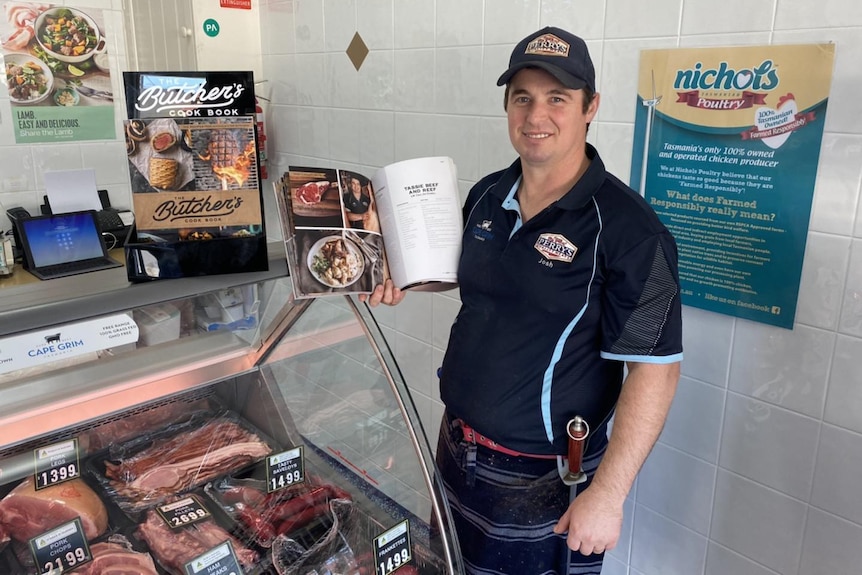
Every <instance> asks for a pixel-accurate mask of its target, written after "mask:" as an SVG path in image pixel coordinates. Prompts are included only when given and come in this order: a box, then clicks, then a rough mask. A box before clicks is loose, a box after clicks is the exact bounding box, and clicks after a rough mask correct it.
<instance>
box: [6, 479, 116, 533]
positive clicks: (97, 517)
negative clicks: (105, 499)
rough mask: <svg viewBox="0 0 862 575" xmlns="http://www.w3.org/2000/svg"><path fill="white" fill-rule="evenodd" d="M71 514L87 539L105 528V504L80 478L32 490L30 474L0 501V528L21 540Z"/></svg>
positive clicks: (41, 531)
mask: <svg viewBox="0 0 862 575" xmlns="http://www.w3.org/2000/svg"><path fill="white" fill-rule="evenodd" d="M75 517H80V518H81V525H82V526H83V527H84V533H85V535H86V536H87V539H93V538H95V537H98V536H99V535H101V534H102V533H104V532H105V530H106V529H107V528H108V511H107V510H106V509H105V505H104V504H103V503H102V500H101V499H99V496H98V495H96V494H95V492H93V490H92V489H90V488H89V487H88V486H87V484H86V483H84V482H83V481H82V480H81V479H73V480H71V481H66V482H65V483H58V484H56V485H52V486H50V487H46V488H44V489H40V490H39V491H36V489H35V482H34V480H33V478H32V477H28V478H27V479H25V480H24V481H23V482H22V483H21V484H19V485H18V486H17V487H16V488H15V489H13V490H12V491H10V492H9V494H8V495H7V496H6V497H4V498H3V500H2V501H0V529H5V530H6V531H8V532H9V534H10V535H11V536H12V538H13V539H15V540H16V541H21V542H24V543H26V542H27V540H28V539H31V538H33V537H36V536H37V535H40V534H42V533H44V532H45V531H48V530H49V529H51V528H52V527H56V526H57V525H61V524H63V523H66V522H67V521H71V520H72V519H74V518H75Z"/></svg>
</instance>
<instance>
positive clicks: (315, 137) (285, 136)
mask: <svg viewBox="0 0 862 575" xmlns="http://www.w3.org/2000/svg"><path fill="white" fill-rule="evenodd" d="M263 4H264V6H263V7H262V27H263V37H264V44H263V49H264V55H263V57H264V71H265V74H266V75H267V76H268V77H269V79H270V80H271V82H272V83H273V85H272V89H273V94H274V101H273V105H272V107H271V108H270V110H269V120H270V125H269V129H270V131H271V132H272V133H273V135H274V138H275V143H276V148H275V150H274V151H273V154H272V156H271V157H272V158H273V159H274V161H275V162H276V163H277V164H278V166H277V167H275V171H276V172H280V171H283V170H284V169H285V168H286V167H287V165H288V164H289V163H292V162H296V163H301V164H308V163H312V164H314V163H321V162H322V163H325V164H332V165H337V166H343V167H352V168H357V169H359V170H360V171H366V172H368V173H370V172H372V171H373V170H374V169H376V168H377V167H379V166H380V165H382V164H383V163H385V162H387V161H391V160H400V159H405V158H409V157H414V156H419V155H429V154H441V155H449V156H452V157H453V158H454V159H455V161H456V163H457V165H458V171H459V176H460V178H461V187H462V191H463V192H466V190H467V189H469V186H470V185H471V184H472V183H474V182H475V181H476V180H477V179H478V178H479V177H481V176H482V175H484V174H485V173H488V172H489V171H492V170H496V169H499V168H502V167H504V166H506V165H507V164H508V163H509V162H510V161H511V160H512V159H513V157H514V155H513V151H512V149H511V147H510V145H509V142H508V137H507V135H506V124H505V117H504V113H503V108H502V97H503V96H502V92H503V90H502V88H498V87H497V86H496V85H495V81H496V78H497V76H498V75H499V74H500V73H501V72H502V71H503V69H504V68H505V62H506V60H507V59H508V56H509V52H510V50H511V48H512V46H513V45H514V44H515V43H516V42H517V41H518V40H519V39H521V38H522V37H523V36H524V35H526V34H528V33H530V32H532V31H533V30H536V29H538V28H539V27H541V26H543V25H558V26H561V27H565V28H568V29H570V30H572V31H574V32H575V33H578V34H579V35H581V36H583V37H584V38H585V40H587V43H588V45H589V47H590V50H591V51H592V54H593V59H594V60H595V63H596V67H597V73H598V83H599V86H598V87H599V91H600V92H602V95H603V98H602V107H601V109H600V111H599V116H598V121H597V122H595V123H594V125H593V127H592V128H591V130H590V139H591V141H592V142H593V143H594V144H596V145H597V147H598V148H599V150H600V152H601V153H602V155H603V159H604V160H605V162H606V164H608V165H609V166H610V168H611V170H612V171H615V172H616V173H617V174H619V175H621V176H622V177H624V178H626V177H627V176H628V173H629V161H630V154H631V151H630V150H631V137H632V133H633V121H634V108H635V89H634V87H635V78H636V76H637V63H638V57H639V51H640V50H641V49H646V48H657V47H676V46H684V47H692V46H707V45H708V46H721V45H740V44H770V43H773V44H784V43H800V42H824V41H831V42H835V43H836V44H837V50H836V54H837V56H836V63H835V69H834V80H833V84H832V89H831V98H830V101H829V112H828V119H827V127H826V128H827V129H826V133H825V135H824V141H823V149H822V154H821V158H820V170H819V176H818V179H817V186H816V190H815V197H814V205H813V210H812V218H811V227H810V229H811V232H810V234H809V238H808V245H807V250H806V254H805V264H804V270H803V278H802V285H801V290H800V301H799V308H798V313H797V320H796V324H795V326H794V329H793V330H792V331H790V330H783V329H779V328H772V327H769V326H765V325H762V324H757V323H753V322H749V321H745V320H738V319H735V318H732V317H728V316H723V315H718V314H713V313H710V312H706V311H703V310H699V309H695V308H688V307H687V308H685V310H684V321H685V360H684V362H683V378H682V381H681V384H680V389H679V393H678V395H677V397H676V399H675V402H674V405H673V408H672V411H671V414H670V417H669V419H668V422H667V425H666V427H665V431H664V433H663V435H662V437H661V440H660V441H659V444H658V445H657V446H656V448H655V450H654V452H653V454H652V455H651V456H650V459H649V460H648V461H647V463H646V465H645V466H644V469H643V471H642V473H641V475H640V477H639V479H638V483H637V485H636V487H635V489H634V490H633V492H632V495H631V497H630V499H629V501H628V502H627V505H626V521H625V527H624V531H623V539H622V541H621V542H620V545H619V546H618V548H617V549H616V550H615V551H613V552H612V553H611V554H610V556H609V558H608V559H607V561H606V566H605V573H606V574H608V575H622V574H628V575H658V574H662V575H700V574H704V575H776V574H780V575H827V574H828V575H851V574H857V573H860V572H862V571H860V567H859V565H860V563H862V484H860V482H859V481H858V477H859V476H860V475H862V375H860V374H862V370H860V369H859V368H858V367H857V362H858V358H859V357H862V202H860V201H859V195H860V179H862V98H859V93H860V92H862V74H860V73H859V62H860V61H862V4H860V3H859V2H858V1H857V0H819V1H817V2H813V1H811V0H780V1H779V0H763V1H758V2H750V1H746V0H724V1H723V2H719V3H716V2H704V1H703V0H651V1H648V2H644V1H643V0H604V1H601V0H460V1H458V0H436V1H435V0H373V1H372V0H352V1H349V2H348V1H339V0H325V1H322V2H321V1H319V0H316V1H315V0H269V1H268V2H263ZM270 23H271V24H270ZM276 28H277V30H278V31H277V32H276V31H275V30H276ZM357 31H358V32H359V33H360V35H361V36H362V37H363V38H364V39H365V41H366V43H367V44H368V46H369V47H370V49H371V53H370V54H369V56H368V59H367V60H366V62H365V64H364V65H363V66H362V68H361V69H360V70H359V71H358V72H356V71H355V70H353V68H352V66H351V65H350V64H349V62H347V56H346V55H345V54H344V50H345V49H346V48H347V45H348V43H349V42H350V39H351V38H352V36H353V34H354V33H355V32H357ZM357 140H358V143H357ZM458 306H459V302H458V295H457V293H445V294H435V295H429V294H409V295H408V297H407V299H406V300H405V302H404V303H403V304H401V305H400V306H398V307H396V308H383V309H379V310H378V311H377V312H376V315H377V318H378V320H379V321H380V322H381V323H382V324H383V325H384V326H385V327H386V331H387V334H388V336H389V340H390V343H391V344H392V345H393V347H394V349H395V353H396V355H397V357H398V360H399V362H400V365H401V367H402V368H403V371H404V373H405V376H406V377H407V379H408V381H409V384H410V386H411V387H412V389H413V390H414V397H415V398H416V400H417V403H418V404H419V406H420V409H421V411H422V413H423V415H424V417H425V418H426V428H427V429H428V430H429V433H432V434H436V429H437V424H438V418H439V416H440V413H441V410H442V407H441V405H440V402H439V396H438V391H437V383H436V380H435V376H434V371H435V369H436V366H438V365H439V364H440V361H441V359H442V354H443V350H444V349H445V347H446V342H447V338H448V331H449V326H450V324H451V322H452V319H453V318H454V316H455V314H456V313H457V311H458Z"/></svg>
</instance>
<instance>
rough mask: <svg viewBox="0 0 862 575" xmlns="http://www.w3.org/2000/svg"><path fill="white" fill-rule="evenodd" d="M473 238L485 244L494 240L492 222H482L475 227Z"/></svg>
mask: <svg viewBox="0 0 862 575" xmlns="http://www.w3.org/2000/svg"><path fill="white" fill-rule="evenodd" d="M473 237H474V238H476V239H477V240H479V241H482V242H484V241H485V240H490V239H493V238H494V234H493V232H491V220H482V221H481V222H479V223H477V224H476V225H475V226H474V227H473Z"/></svg>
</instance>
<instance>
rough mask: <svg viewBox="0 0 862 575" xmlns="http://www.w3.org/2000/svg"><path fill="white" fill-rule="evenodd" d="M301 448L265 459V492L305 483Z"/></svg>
mask: <svg viewBox="0 0 862 575" xmlns="http://www.w3.org/2000/svg"><path fill="white" fill-rule="evenodd" d="M302 455H303V452H302V446H301V445H300V446H299V447H296V448H294V449H291V450H289V451H282V452H281V453H277V454H275V455H269V456H267V458H266V492H267V493H272V492H273V491H278V490H279V489H284V488H285V487H290V486H291V485H296V484H297V483H302V482H303V481H305V460H304V459H303V456H302Z"/></svg>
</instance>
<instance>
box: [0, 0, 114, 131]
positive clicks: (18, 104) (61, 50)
mask: <svg viewBox="0 0 862 575" xmlns="http://www.w3.org/2000/svg"><path fill="white" fill-rule="evenodd" d="M3 7H4V10H3V13H2V14H0V55H2V57H3V67H4V70H5V77H4V78H5V86H6V89H7V91H8V94H9V99H10V100H11V104H12V120H13V125H14V133H15V141H16V142H18V143H19V144H24V143H36V142H73V141H80V140H107V139H114V138H116V136H117V134H116V130H115V128H114V95H113V93H112V88H111V75H110V70H109V66H108V53H107V46H108V43H107V38H106V36H105V24H104V17H103V15H102V11H101V10H94V9H91V8H86V9H84V10H82V9H78V8H74V7H71V6H57V5H53V4H35V3H28V2H6V3H4V4H3Z"/></svg>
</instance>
